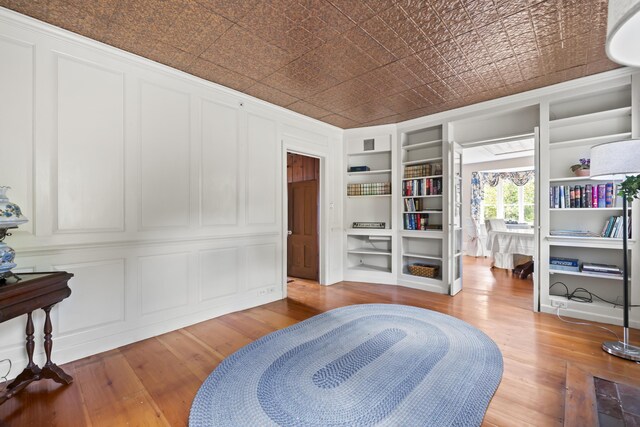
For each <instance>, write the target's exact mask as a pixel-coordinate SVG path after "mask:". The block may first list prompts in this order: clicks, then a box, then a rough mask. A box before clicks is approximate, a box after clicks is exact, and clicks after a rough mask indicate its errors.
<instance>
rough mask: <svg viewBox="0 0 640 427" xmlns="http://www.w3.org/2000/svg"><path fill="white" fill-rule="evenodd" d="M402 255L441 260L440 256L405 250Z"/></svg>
mask: <svg viewBox="0 0 640 427" xmlns="http://www.w3.org/2000/svg"><path fill="white" fill-rule="evenodd" d="M402 256H403V257H406V258H420V259H433V260H436V261H442V257H438V256H433V255H423V254H414V253H409V252H405V253H404V254H402Z"/></svg>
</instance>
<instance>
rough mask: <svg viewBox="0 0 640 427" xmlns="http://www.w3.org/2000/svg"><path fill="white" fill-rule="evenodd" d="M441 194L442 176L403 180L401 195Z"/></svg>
mask: <svg viewBox="0 0 640 427" xmlns="http://www.w3.org/2000/svg"><path fill="white" fill-rule="evenodd" d="M439 194H442V178H422V179H412V180H409V181H405V182H404V185H403V187H402V195H403V196H434V195H439Z"/></svg>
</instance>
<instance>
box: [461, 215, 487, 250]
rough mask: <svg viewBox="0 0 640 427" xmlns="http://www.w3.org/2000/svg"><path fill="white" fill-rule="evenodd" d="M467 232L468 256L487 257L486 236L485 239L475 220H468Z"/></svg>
mask: <svg viewBox="0 0 640 427" xmlns="http://www.w3.org/2000/svg"><path fill="white" fill-rule="evenodd" d="M465 230H466V232H467V255H470V256H474V257H479V256H486V253H485V251H486V245H487V242H486V235H485V236H484V238H483V236H482V231H481V230H480V227H479V226H478V223H477V222H476V221H475V220H474V219H473V218H467V219H466V221H465Z"/></svg>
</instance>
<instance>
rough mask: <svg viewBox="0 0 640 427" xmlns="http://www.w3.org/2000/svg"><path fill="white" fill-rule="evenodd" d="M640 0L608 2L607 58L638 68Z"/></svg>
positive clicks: (639, 59)
mask: <svg viewBox="0 0 640 427" xmlns="http://www.w3.org/2000/svg"><path fill="white" fill-rule="evenodd" d="M639 42H640V0H609V18H608V21H607V43H606V50H607V56H608V57H609V58H610V59H611V60H612V61H614V62H617V63H618V64H623V65H630V66H636V67H638V66H640V49H639V48H638V43H639Z"/></svg>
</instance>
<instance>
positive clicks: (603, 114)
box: [549, 107, 631, 129]
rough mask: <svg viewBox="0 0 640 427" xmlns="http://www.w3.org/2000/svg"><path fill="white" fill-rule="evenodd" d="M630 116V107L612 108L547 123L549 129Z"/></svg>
mask: <svg viewBox="0 0 640 427" xmlns="http://www.w3.org/2000/svg"><path fill="white" fill-rule="evenodd" d="M630 115H631V107H622V108H614V109H612V110H604V111H598V112H595V113H589V114H582V115H579V116H571V117H566V118H563V119H556V120H550V121H549V127H550V128H551V129H555V128H559V127H564V126H573V125H580V124H585V123H591V122H594V121H597V120H605V119H611V118H615V117H625V116H630Z"/></svg>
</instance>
